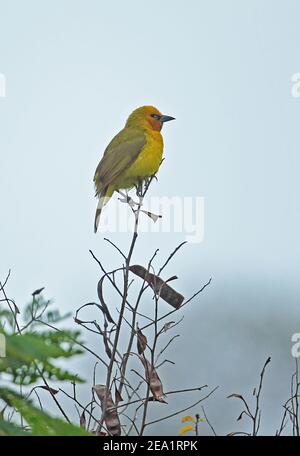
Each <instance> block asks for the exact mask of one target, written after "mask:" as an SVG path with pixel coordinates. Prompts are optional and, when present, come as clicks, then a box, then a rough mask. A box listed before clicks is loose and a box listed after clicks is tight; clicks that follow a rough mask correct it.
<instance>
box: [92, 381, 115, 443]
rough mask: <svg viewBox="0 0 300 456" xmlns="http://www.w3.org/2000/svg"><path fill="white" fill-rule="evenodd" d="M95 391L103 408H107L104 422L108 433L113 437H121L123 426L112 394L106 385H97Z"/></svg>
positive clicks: (94, 387)
mask: <svg viewBox="0 0 300 456" xmlns="http://www.w3.org/2000/svg"><path fill="white" fill-rule="evenodd" d="M93 390H94V391H95V393H96V394H97V396H98V398H99V399H100V402H101V408H102V411H103V408H104V407H105V410H106V411H105V414H104V421H105V425H106V428H107V430H108V432H109V433H110V434H111V435H121V424H120V420H119V415H118V412H117V409H116V408H115V404H114V401H113V400H112V397H111V393H110V391H108V388H107V387H106V385H95V386H93Z"/></svg>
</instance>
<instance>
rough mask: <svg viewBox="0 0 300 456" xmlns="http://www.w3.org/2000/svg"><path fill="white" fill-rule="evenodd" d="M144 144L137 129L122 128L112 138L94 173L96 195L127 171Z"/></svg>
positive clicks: (142, 133)
mask: <svg viewBox="0 0 300 456" xmlns="http://www.w3.org/2000/svg"><path fill="white" fill-rule="evenodd" d="M145 144H146V136H145V134H144V132H143V131H142V130H137V129H131V128H130V129H129V128H124V129H123V130H121V131H120V133H118V134H117V135H116V136H115V137H114V138H113V140H112V141H111V142H110V144H109V145H108V146H107V148H106V149H105V152H104V155H103V157H102V159H101V161H100V163H99V165H98V166H97V169H96V172H95V176H94V182H95V186H96V191H97V193H99V192H100V191H101V189H102V188H105V187H107V186H108V185H110V184H111V183H113V182H114V180H115V179H116V178H117V177H118V176H120V174H122V172H124V171H126V169H128V167H129V166H130V165H131V164H132V163H133V162H134V161H135V160H136V158H137V157H138V155H139V154H140V152H141V151H142V150H143V147H144V146H145Z"/></svg>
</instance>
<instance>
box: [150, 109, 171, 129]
mask: <svg viewBox="0 0 300 456" xmlns="http://www.w3.org/2000/svg"><path fill="white" fill-rule="evenodd" d="M149 117H150V119H149V122H150V124H151V126H152V128H153V130H156V131H160V130H161V129H162V126H163V123H164V122H169V121H170V120H174V119H175V117H171V116H165V115H163V114H157V113H152V114H150V116H149Z"/></svg>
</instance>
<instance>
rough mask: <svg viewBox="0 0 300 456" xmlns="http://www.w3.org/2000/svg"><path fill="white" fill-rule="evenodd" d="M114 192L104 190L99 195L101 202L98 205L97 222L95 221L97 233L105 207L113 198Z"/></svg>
mask: <svg viewBox="0 0 300 456" xmlns="http://www.w3.org/2000/svg"><path fill="white" fill-rule="evenodd" d="M112 194H113V192H111V191H109V189H107V188H106V189H104V190H103V191H102V192H101V193H100V194H99V200H98V205H97V209H96V214H95V221H94V232H95V233H97V229H98V225H99V221H100V215H101V212H102V209H103V207H104V206H105V204H106V203H107V202H108V201H109V199H110V198H111V196H112Z"/></svg>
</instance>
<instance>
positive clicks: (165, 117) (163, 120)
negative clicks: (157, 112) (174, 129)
mask: <svg viewBox="0 0 300 456" xmlns="http://www.w3.org/2000/svg"><path fill="white" fill-rule="evenodd" d="M159 120H160V122H161V123H164V122H169V120H175V117H171V116H160V119H159Z"/></svg>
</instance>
